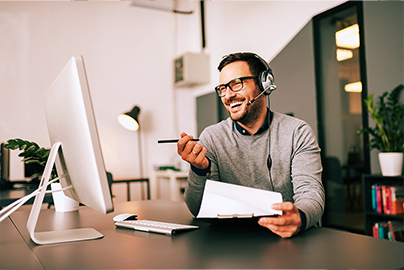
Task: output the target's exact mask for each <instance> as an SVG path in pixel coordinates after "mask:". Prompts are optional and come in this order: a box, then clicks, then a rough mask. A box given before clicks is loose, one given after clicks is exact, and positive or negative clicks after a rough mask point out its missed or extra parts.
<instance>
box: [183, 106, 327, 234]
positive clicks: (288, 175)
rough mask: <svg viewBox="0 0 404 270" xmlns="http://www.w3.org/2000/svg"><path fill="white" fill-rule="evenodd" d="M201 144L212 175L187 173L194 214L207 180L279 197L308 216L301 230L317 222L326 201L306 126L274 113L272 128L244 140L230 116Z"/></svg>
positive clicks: (204, 134)
mask: <svg viewBox="0 0 404 270" xmlns="http://www.w3.org/2000/svg"><path fill="white" fill-rule="evenodd" d="M269 132H270V136H271V140H269ZM200 143H201V144H202V145H203V146H204V147H206V148H207V150H208V152H207V154H206V156H207V157H208V158H209V159H210V161H211V173H210V174H209V175H207V176H199V175H197V174H196V173H195V172H193V171H192V170H190V171H189V177H188V185H187V188H186V191H185V202H186V204H187V206H188V208H189V210H190V211H191V213H192V214H193V215H195V216H196V215H197V214H198V212H199V208H200V205H201V200H202V195H203V189H204V186H205V182H206V180H207V179H211V180H217V181H222V182H227V183H232V184H239V185H243V186H247V187H254V188H259V189H264V190H271V191H277V192H280V193H282V196H283V200H284V201H290V202H293V203H294V204H295V205H296V206H297V208H298V209H300V210H301V211H303V212H304V213H305V214H306V222H307V223H306V228H305V229H307V228H309V227H311V226H313V225H315V224H316V223H317V222H318V221H319V220H320V218H321V216H322V214H323V211H324V201H325V195H324V188H323V185H322V183H321V172H322V166H321V160H320V148H319V146H318V144H317V141H316V138H315V135H314V132H313V130H312V129H311V127H310V126H309V125H308V124H307V123H306V122H304V121H302V120H299V119H297V118H294V117H290V116H287V115H284V114H280V113H277V112H274V115H273V119H272V122H271V125H270V129H268V130H266V131H265V132H262V133H260V134H257V135H253V136H245V135H241V134H240V133H239V132H238V131H237V130H236V129H235V127H234V122H233V121H232V120H231V119H230V118H228V119H226V120H224V121H222V122H220V123H218V124H215V125H212V126H209V127H207V128H206V129H205V130H204V131H203V132H202V134H201V136H200ZM269 149H270V152H271V153H270V159H271V166H270V170H269V169H268V163H267V162H268V153H269ZM269 171H270V173H269ZM268 207H269V206H268Z"/></svg>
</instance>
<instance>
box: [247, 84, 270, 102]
mask: <svg viewBox="0 0 404 270" xmlns="http://www.w3.org/2000/svg"><path fill="white" fill-rule="evenodd" d="M275 89H276V85H274V84H273V85H270V86H269V87H268V88H267V89H265V90H264V91H262V92H261V93H260V94H259V95H258V96H256V97H255V98H254V99H252V100H250V101H249V102H247V106H250V105H251V104H252V103H253V102H254V101H255V100H256V99H257V98H259V97H260V96H261V95H262V94H264V93H265V92H266V91H268V90H269V94H271V92H272V91H274V90H275Z"/></svg>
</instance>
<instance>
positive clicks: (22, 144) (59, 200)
mask: <svg viewBox="0 0 404 270" xmlns="http://www.w3.org/2000/svg"><path fill="white" fill-rule="evenodd" d="M4 147H5V148H7V149H10V150H20V151H21V153H19V154H18V156H19V157H22V158H23V159H22V162H24V163H25V164H38V165H39V166H41V167H42V170H41V171H43V170H44V169H45V165H46V162H47V160H48V157H49V153H50V149H45V148H44V147H40V146H39V145H38V144H37V143H35V142H31V141H27V140H22V139H19V138H17V139H10V140H8V141H7V143H6V144H5V145H4ZM56 177H57V173H56V169H55V168H53V169H52V173H51V177H50V180H51V179H55V178H56ZM51 188H52V190H54V191H55V190H60V189H61V188H62V187H61V185H60V182H59V181H55V182H54V183H52V184H51ZM52 197H53V202H54V204H55V209H56V211H58V212H67V211H74V210H78V207H79V203H78V202H77V201H75V200H73V199H71V198H69V197H67V196H65V195H64V193H63V192H61V191H60V192H53V193H52Z"/></svg>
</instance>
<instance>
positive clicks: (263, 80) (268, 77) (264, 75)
mask: <svg viewBox="0 0 404 270" xmlns="http://www.w3.org/2000/svg"><path fill="white" fill-rule="evenodd" d="M259 78H260V88H261V91H264V90H265V89H268V88H269V87H270V86H271V85H272V84H273V76H272V74H271V73H270V72H268V70H266V71H263V72H261V73H260V77H259ZM265 94H269V93H265Z"/></svg>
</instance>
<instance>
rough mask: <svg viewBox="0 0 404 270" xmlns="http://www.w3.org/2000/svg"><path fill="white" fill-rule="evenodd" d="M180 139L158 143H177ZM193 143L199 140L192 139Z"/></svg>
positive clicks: (159, 141)
mask: <svg viewBox="0 0 404 270" xmlns="http://www.w3.org/2000/svg"><path fill="white" fill-rule="evenodd" d="M178 141H179V139H172V140H158V141H157V143H177V142H178ZM191 141H194V142H197V141H199V139H192V140H191Z"/></svg>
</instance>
